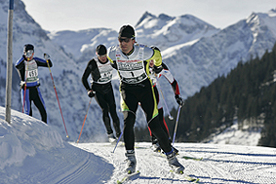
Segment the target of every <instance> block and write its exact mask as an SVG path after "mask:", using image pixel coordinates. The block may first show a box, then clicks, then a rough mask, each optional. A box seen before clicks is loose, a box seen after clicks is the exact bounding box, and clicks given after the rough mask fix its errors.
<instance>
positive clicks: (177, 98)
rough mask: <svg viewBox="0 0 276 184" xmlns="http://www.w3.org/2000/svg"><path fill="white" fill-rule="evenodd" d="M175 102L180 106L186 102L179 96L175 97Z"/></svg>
mask: <svg viewBox="0 0 276 184" xmlns="http://www.w3.org/2000/svg"><path fill="white" fill-rule="evenodd" d="M175 100H176V102H177V103H178V104H179V105H180V106H183V105H184V100H183V99H182V98H181V97H180V96H179V95H175Z"/></svg>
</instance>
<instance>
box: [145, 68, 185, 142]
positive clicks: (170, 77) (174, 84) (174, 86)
mask: <svg viewBox="0 0 276 184" xmlns="http://www.w3.org/2000/svg"><path fill="white" fill-rule="evenodd" d="M162 68H163V70H162V71H161V72H160V73H158V74H155V73H154V71H153V69H152V68H150V78H151V80H152V84H153V89H154V93H155V96H156V99H157V105H158V112H159V114H158V116H159V122H160V125H161V127H162V128H163V130H164V131H166V132H167V133H168V136H169V138H170V132H169V129H168V126H167V123H166V121H165V119H164V116H163V115H164V111H163V106H162V103H160V96H159V92H158V89H157V87H156V84H157V80H158V78H160V77H161V76H164V77H165V78H166V79H167V80H168V82H169V83H170V84H171V86H172V89H173V91H174V94H175V95H180V92H179V86H178V83H177V81H176V80H175V79H174V77H173V75H172V73H171V72H170V70H169V68H168V67H167V65H166V64H165V63H162ZM149 131H150V136H151V137H152V141H154V140H155V139H156V137H155V136H154V135H153V134H152V132H151V130H150V128H149Z"/></svg>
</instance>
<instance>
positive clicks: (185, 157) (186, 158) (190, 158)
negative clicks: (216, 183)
mask: <svg viewBox="0 0 276 184" xmlns="http://www.w3.org/2000/svg"><path fill="white" fill-rule="evenodd" d="M181 158H184V159H185V160H196V161H201V160H203V158H202V157H201V158H196V157H189V156H182V157H181Z"/></svg>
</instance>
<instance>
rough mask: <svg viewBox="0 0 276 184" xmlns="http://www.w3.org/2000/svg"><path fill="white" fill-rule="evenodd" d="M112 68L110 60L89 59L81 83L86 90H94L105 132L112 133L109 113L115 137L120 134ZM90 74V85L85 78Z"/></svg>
mask: <svg viewBox="0 0 276 184" xmlns="http://www.w3.org/2000/svg"><path fill="white" fill-rule="evenodd" d="M112 71H113V68H112V66H111V65H110V62H109V61H108V60H107V62H106V63H102V62H101V61H100V60H99V59H98V58H97V57H95V58H93V59H91V60H90V61H89V62H88V64H87V66H86V68H85V71H84V73H83V76H82V83H83V85H84V87H85V88H86V90H87V91H90V90H93V91H95V92H96V95H95V98H96V101H97V103H98V104H99V106H100V107H101V109H102V119H103V122H104V125H105V128H106V131H107V134H112V133H113V130H112V128H111V124H110V118H109V114H108V113H110V115H111V118H112V120H113V127H114V130H115V131H116V137H119V136H120V134H121V129H120V121H119V118H118V115H117V112H116V103H115V98H114V92H113V88H112V84H111V79H112ZM90 74H91V76H92V81H91V87H90V86H89V84H88V82H87V79H88V77H89V75H90Z"/></svg>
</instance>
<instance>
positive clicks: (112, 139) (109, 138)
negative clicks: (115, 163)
mask: <svg viewBox="0 0 276 184" xmlns="http://www.w3.org/2000/svg"><path fill="white" fill-rule="evenodd" d="M107 137H108V141H109V142H110V143H111V144H114V143H116V142H117V139H116V138H115V137H114V135H113V133H111V134H108V135H107Z"/></svg>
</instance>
